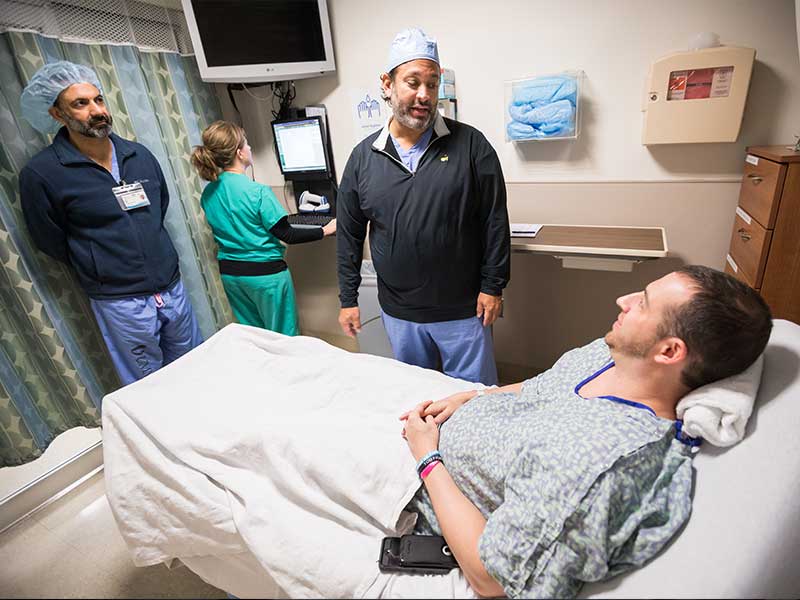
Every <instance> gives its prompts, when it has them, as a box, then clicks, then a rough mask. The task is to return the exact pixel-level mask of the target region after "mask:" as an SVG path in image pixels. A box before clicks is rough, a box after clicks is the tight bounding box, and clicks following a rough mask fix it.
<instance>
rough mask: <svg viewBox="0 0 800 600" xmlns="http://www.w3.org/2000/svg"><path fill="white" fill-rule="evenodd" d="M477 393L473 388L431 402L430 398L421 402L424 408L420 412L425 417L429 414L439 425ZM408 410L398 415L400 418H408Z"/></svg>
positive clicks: (402, 419)
mask: <svg viewBox="0 0 800 600" xmlns="http://www.w3.org/2000/svg"><path fill="white" fill-rule="evenodd" d="M477 393H478V392H477V391H475V390H470V391H468V392H459V393H457V394H453V395H452V396H447V398H442V399H441V400H437V401H436V402H432V401H430V400H428V401H426V402H423V403H422V404H424V405H425V409H424V411H423V413H422V416H423V417H427V416H428V415H430V416H432V417H433V421H434V423H436V424H437V425H441V424H442V423H444V422H445V421H447V419H449V418H450V417H452V416H453V413H454V412H456V411H457V410H458V409H459V408H460V407H461V406H462V405H464V404H466V403H467V402H468V401H469V400H471V399H472V398H474V397H475V394H477ZM418 406H422V405H418ZM415 410H416V409H415ZM410 412H411V411H409V412H407V413H403V414H402V415H400V420H401V421H404V420H405V419H406V418H408V415H409V413H410Z"/></svg>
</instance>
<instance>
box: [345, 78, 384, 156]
mask: <svg viewBox="0 0 800 600" xmlns="http://www.w3.org/2000/svg"><path fill="white" fill-rule="evenodd" d="M350 104H351V106H352V113H353V126H354V130H355V143H356V144H357V143H358V142H360V141H361V140H363V139H364V138H365V137H367V136H368V135H369V134H370V133H373V132H375V131H377V130H379V129H380V128H382V127H383V126H384V124H385V123H386V118H387V117H388V115H389V113H390V112H391V109H390V108H389V105H388V104H387V103H386V102H384V101H383V99H382V98H381V96H380V93H379V92H377V91H376V90H374V89H373V90H370V89H366V88H365V89H360V90H353V91H352V92H351V93H350Z"/></svg>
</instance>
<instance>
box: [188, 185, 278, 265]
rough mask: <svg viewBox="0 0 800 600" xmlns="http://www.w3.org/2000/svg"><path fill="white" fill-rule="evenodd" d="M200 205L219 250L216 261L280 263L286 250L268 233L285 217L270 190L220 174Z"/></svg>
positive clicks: (203, 196) (204, 192)
mask: <svg viewBox="0 0 800 600" xmlns="http://www.w3.org/2000/svg"><path fill="white" fill-rule="evenodd" d="M200 205H201V206H202V207H203V211H205V213H206V220H207V221H208V224H209V225H210V226H211V231H212V232H213V233H214V239H215V240H216V241H217V245H218V246H219V252H218V253H217V259H218V260H240V261H248V262H265V261H272V260H282V259H283V256H284V253H285V252H286V248H285V246H284V245H283V244H281V242H280V240H279V239H278V238H276V237H275V236H274V235H272V234H271V233H270V232H269V230H270V229H271V228H272V227H273V226H274V225H275V224H276V223H277V222H278V221H280V220H281V218H283V217H285V216H286V214H287V213H286V210H285V209H284V208H283V206H281V204H280V202H278V199H277V198H276V197H275V194H273V193H272V190H271V189H270V188H269V187H268V186H266V185H263V184H261V183H256V182H255V181H251V180H250V179H249V178H248V177H247V176H246V175H244V174H242V173H231V172H228V171H223V172H222V173H220V175H219V178H218V179H217V180H216V181H212V182H210V183H209V184H208V185H207V186H206V188H205V189H204V190H203V195H202V196H201V197H200Z"/></svg>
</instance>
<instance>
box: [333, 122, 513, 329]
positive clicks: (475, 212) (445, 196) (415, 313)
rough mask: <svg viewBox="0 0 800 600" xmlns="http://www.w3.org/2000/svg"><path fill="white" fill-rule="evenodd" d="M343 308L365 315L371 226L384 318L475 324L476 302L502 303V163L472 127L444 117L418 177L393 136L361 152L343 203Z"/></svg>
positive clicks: (353, 160)
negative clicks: (364, 272)
mask: <svg viewBox="0 0 800 600" xmlns="http://www.w3.org/2000/svg"><path fill="white" fill-rule="evenodd" d="M336 217H337V227H336V243H337V265H338V276H339V299H340V301H341V305H342V307H343V308H349V307H354V306H357V305H358V287H359V285H360V283H361V273H360V268H361V260H362V256H363V245H364V239H365V237H366V233H367V224H368V223H369V227H370V236H369V241H370V251H371V253H372V260H373V263H374V265H375V270H376V272H377V274H378V300H379V302H380V305H381V308H383V310H384V311H386V313H387V314H389V315H391V316H392V317H395V318H398V319H404V320H406V321H413V322H416V323H431V322H436V321H452V320H455V319H465V318H467V317H470V316H474V315H475V307H476V302H477V299H478V293H479V292H484V293H486V294H491V295H493V296H499V295H502V293H503V288H504V287H505V286H506V284H507V283H508V280H509V277H510V271H511V259H510V252H511V237H510V228H509V223H508V211H507V209H506V188H505V181H504V179H503V172H502V169H501V167H500V161H499V160H498V159H497V154H496V153H495V151H494V149H493V148H492V146H491V145H490V144H489V142H488V141H487V140H486V138H485V137H484V136H483V134H481V133H480V132H479V131H478V130H477V129H475V128H474V127H470V126H469V125H465V124H463V123H459V122H457V121H452V120H450V119H445V118H443V117H441V116H439V115H437V118H436V121H435V122H434V125H433V135H432V136H431V141H430V144H429V146H428V148H427V149H426V150H425V152H424V154H423V155H422V157H421V158H420V161H419V164H418V166H417V170H416V172H415V173H411V172H410V171H409V170H408V169H407V168H406V167H405V166H404V165H403V163H402V161H401V160H400V158H399V157H398V155H397V152H396V150H395V148H394V144H393V142H392V140H391V138H390V137H389V131H388V126H387V127H384V128H383V129H382V130H381V131H380V132H377V133H374V134H372V135H370V136H368V137H367V138H366V139H365V140H363V141H362V142H361V143H360V144H358V145H357V146H356V147H355V148H354V149H353V152H352V154H351V155H350V159H349V160H348V161H347V166H346V167H345V171H344V175H343V177H342V183H341V185H340V186H339V195H338V198H337V203H336Z"/></svg>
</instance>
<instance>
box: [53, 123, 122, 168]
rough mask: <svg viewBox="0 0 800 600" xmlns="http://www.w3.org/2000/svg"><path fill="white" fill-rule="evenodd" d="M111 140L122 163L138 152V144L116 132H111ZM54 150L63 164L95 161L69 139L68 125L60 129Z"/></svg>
mask: <svg viewBox="0 0 800 600" xmlns="http://www.w3.org/2000/svg"><path fill="white" fill-rule="evenodd" d="M110 137H111V141H112V142H113V143H114V149H115V150H116V152H117V159H118V160H119V162H120V164H121V163H122V161H123V160H124V159H125V158H126V157H128V156H130V155H132V154H136V146H135V145H134V144H132V143H131V142H129V141H128V140H126V139H123V138H121V137H119V136H118V135H117V134H116V133H113V132H112V133H111V136H110ZM52 147H53V152H55V153H56V156H57V157H58V160H59V162H60V163H61V164H62V165H75V164H80V163H90V164H94V162H93V161H92V160H91V159H90V158H89V157H88V156H86V155H85V154H83V153H82V152H81V151H80V150H78V149H77V148H76V147H75V146H73V145H72V142H70V141H69V133H68V131H67V128H66V127H62V128H61V129H59V130H58V133H57V134H56V137H55V138H54V139H53V144H52Z"/></svg>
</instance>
